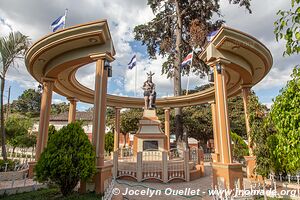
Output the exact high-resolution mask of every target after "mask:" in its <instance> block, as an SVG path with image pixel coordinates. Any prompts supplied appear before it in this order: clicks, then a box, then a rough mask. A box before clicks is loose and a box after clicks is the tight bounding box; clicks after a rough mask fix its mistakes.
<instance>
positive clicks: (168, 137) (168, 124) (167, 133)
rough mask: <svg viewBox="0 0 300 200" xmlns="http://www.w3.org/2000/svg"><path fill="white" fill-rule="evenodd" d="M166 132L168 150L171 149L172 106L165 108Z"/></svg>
mask: <svg viewBox="0 0 300 200" xmlns="http://www.w3.org/2000/svg"><path fill="white" fill-rule="evenodd" d="M165 134H166V136H167V149H166V150H167V151H169V150H170V108H165Z"/></svg>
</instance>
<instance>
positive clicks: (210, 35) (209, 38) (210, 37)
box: [206, 30, 219, 42]
mask: <svg viewBox="0 0 300 200" xmlns="http://www.w3.org/2000/svg"><path fill="white" fill-rule="evenodd" d="M218 32H219V30H216V31H213V32H210V33H209V34H208V35H207V37H206V39H207V41H208V42H211V41H212V40H213V39H214V37H215V35H217V33H218Z"/></svg>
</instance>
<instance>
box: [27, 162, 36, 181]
mask: <svg viewBox="0 0 300 200" xmlns="http://www.w3.org/2000/svg"><path fill="white" fill-rule="evenodd" d="M36 163H37V162H36V161H31V162H28V165H29V169H28V178H29V179H33V177H34V167H35V166H36Z"/></svg>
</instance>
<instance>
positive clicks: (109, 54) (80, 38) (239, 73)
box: [25, 20, 273, 193]
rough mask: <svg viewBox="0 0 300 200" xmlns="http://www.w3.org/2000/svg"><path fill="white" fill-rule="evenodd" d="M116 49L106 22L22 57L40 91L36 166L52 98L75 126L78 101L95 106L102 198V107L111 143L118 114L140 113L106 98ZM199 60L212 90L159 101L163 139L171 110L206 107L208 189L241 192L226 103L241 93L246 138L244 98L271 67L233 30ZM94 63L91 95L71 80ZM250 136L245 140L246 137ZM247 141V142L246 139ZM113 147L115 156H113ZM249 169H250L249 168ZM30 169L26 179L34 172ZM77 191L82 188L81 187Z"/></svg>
mask: <svg viewBox="0 0 300 200" xmlns="http://www.w3.org/2000/svg"><path fill="white" fill-rule="evenodd" d="M114 56H115V49H114V45H113V41H112V37H111V34H110V31H109V27H108V24H107V21H106V20H101V21H95V22H90V23H86V24H80V25H77V26H72V27H69V28H66V29H63V30H60V31H57V32H55V33H51V34H49V35H47V36H45V37H43V38H42V39H40V40H38V41H37V42H35V43H34V44H33V45H32V46H31V48H30V49H29V50H28V51H27V53H26V57H25V60H26V66H27V69H28V71H29V73H30V74H31V75H32V76H33V77H34V78H35V79H36V80H37V81H38V82H39V83H41V84H42V85H43V93H42V101H41V113H40V123H39V133H38V137H37V148H36V161H37V160H38V159H39V158H40V154H41V152H42V151H43V149H44V148H45V147H46V146H47V140H48V126H49V115H50V106H51V99H52V93H53V92H56V93H58V94H60V95H62V96H65V97H66V98H67V99H68V100H69V101H70V109H69V120H68V121H69V122H70V123H71V122H74V121H75V113H76V103H77V102H78V101H81V102H86V103H90V104H93V105H94V117H93V136H92V143H93V145H94V146H95V150H96V161H95V162H96V166H97V168H98V171H97V174H96V175H95V178H94V180H95V191H96V192H97V193H103V192H104V190H105V185H107V181H109V179H110V177H111V176H112V173H111V172H112V170H111V169H112V167H113V166H112V164H109V163H106V162H104V136H105V117H106V116H105V111H106V107H107V106H110V107H114V108H115V111H116V112H115V113H116V116H115V123H116V125H115V127H116V128H115V141H117V138H118V137H117V136H118V134H119V133H120V124H119V123H120V109H121V108H141V107H143V104H144V100H143V99H142V98H134V97H122V96H115V95H109V94H107V79H108V77H109V76H110V74H111V73H110V72H111V70H113V68H112V67H111V64H110V63H111V62H113V61H114ZM199 58H200V59H202V60H203V61H205V62H206V64H208V65H209V66H210V67H211V69H212V70H213V72H214V73H213V77H214V87H211V88H209V89H206V90H204V91H201V92H197V93H194V94H189V95H185V96H176V97H165V98H159V99H157V101H156V106H157V107H159V108H163V109H165V134H166V136H167V138H169V135H170V131H169V130H170V128H169V126H170V125H169V124H170V123H169V119H170V117H169V115H170V109H172V108H177V107H186V106H193V105H199V104H203V103H210V105H211V109H212V115H213V125H214V141H215V154H214V157H213V185H220V184H221V185H224V186H225V187H228V188H234V184H236V183H239V184H240V186H241V187H242V180H243V174H242V166H241V164H239V163H234V162H233V160H232V154H231V139H230V126H229V124H230V123H229V119H228V113H227V98H228V97H232V96H235V95H238V94H240V93H242V96H243V100H244V108H245V116H246V117H245V118H246V126H247V127H246V129H247V132H248V133H249V131H250V130H249V129H250V128H249V122H248V114H247V109H246V108H247V104H248V96H249V92H250V89H251V87H252V86H254V85H255V84H257V83H258V82H259V81H261V80H262V79H263V78H264V77H265V76H266V74H267V73H268V72H269V70H270V69H271V66H272V62H273V59H272V55H271V53H270V51H269V50H268V49H267V48H266V47H265V46H264V45H263V44H262V43H261V42H259V41H258V40H257V39H255V38H254V37H252V36H250V35H248V34H245V33H243V32H240V31H238V30H235V29H232V28H229V27H225V26H223V27H221V28H220V30H219V31H218V33H217V35H216V36H215V37H214V38H213V40H212V41H211V42H210V43H209V44H208V45H207V46H206V48H205V50H204V51H203V52H202V53H201V54H200V55H199ZM89 63H95V65H96V68H95V72H96V74H95V90H94V91H93V90H91V89H89V88H87V87H85V86H84V85H82V84H81V83H80V82H79V81H78V80H77V79H76V76H75V74H76V72H77V70H78V69H79V68H80V67H82V66H84V65H86V64H89ZM248 135H249V134H248ZM248 140H249V141H250V140H251V138H248ZM116 144H117V142H115V150H117V145H116ZM251 155H252V153H251ZM250 160H252V162H250V161H249V165H248V175H249V176H251V173H252V169H251V168H253V161H254V159H253V157H250ZM251 163H252V164H251ZM34 164H35V163H30V172H29V174H30V176H31V177H32V176H33V171H32V170H33V166H34ZM81 190H82V191H84V190H85V184H84V183H81Z"/></svg>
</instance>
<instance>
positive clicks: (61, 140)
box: [35, 123, 96, 196]
mask: <svg viewBox="0 0 300 200" xmlns="http://www.w3.org/2000/svg"><path fill="white" fill-rule="evenodd" d="M35 171H36V177H37V180H38V181H40V182H51V183H54V184H56V185H58V186H59V187H60V191H61V193H62V194H63V195H64V196H67V195H69V194H71V193H72V190H73V189H74V187H75V186H76V185H77V183H78V181H79V180H83V181H86V180H88V179H90V178H91V177H92V176H93V174H94V173H95V171H96V166H95V152H94V149H93V146H92V144H91V143H90V141H89V139H88V136H87V135H86V134H85V133H84V131H83V129H82V128H81V126H80V124H78V123H72V124H69V125H67V126H65V127H63V128H62V129H60V130H59V131H58V132H57V133H55V134H53V135H52V136H51V140H49V141H48V146H47V148H46V149H45V150H44V152H43V153H42V154H41V157H40V159H39V161H38V163H37V165H36V167H35Z"/></svg>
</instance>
